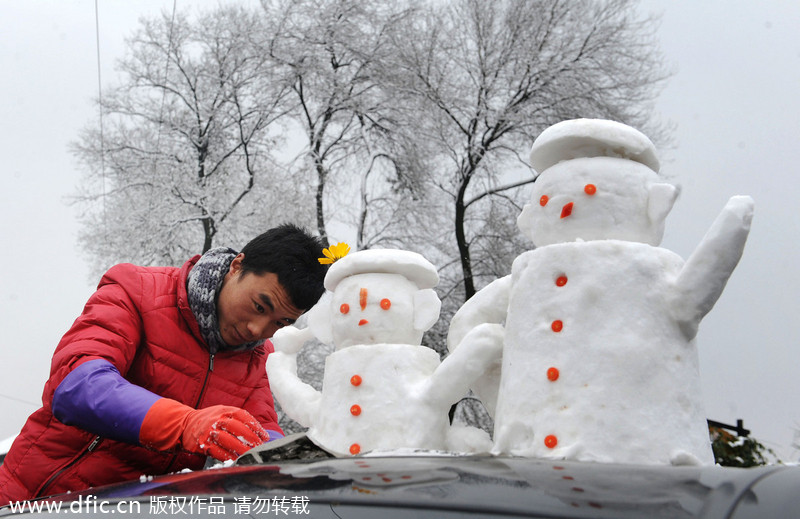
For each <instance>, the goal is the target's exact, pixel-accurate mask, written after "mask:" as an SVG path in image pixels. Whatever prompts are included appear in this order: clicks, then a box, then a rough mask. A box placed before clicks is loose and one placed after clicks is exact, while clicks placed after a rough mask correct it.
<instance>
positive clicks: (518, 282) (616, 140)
mask: <svg viewBox="0 0 800 519" xmlns="http://www.w3.org/2000/svg"><path fill="white" fill-rule="evenodd" d="M531 163H532V164H534V165H536V166H537V167H541V168H542V169H543V170H542V171H541V172H540V176H539V178H538V179H537V182H536V184H535V185H534V189H533V196H532V201H531V203H530V204H528V205H526V206H525V208H524V210H523V211H522V213H521V214H520V216H519V219H518V224H519V227H520V229H521V230H522V231H523V232H524V233H525V234H526V235H527V236H528V237H530V238H531V240H532V241H533V242H534V243H535V244H536V245H537V248H536V249H535V250H532V251H528V252H525V253H523V254H521V255H520V256H519V257H518V258H516V260H515V261H514V264H513V267H512V274H511V276H510V278H505V279H504V280H500V281H498V282H495V283H493V284H491V285H489V286H488V287H486V288H485V289H484V290H483V291H482V292H485V293H483V294H481V293H479V294H478V295H477V296H475V297H474V298H472V299H471V300H470V301H468V302H467V303H466V304H465V305H464V307H463V308H462V309H461V310H459V312H458V313H457V314H456V316H455V317H454V319H453V321H452V323H451V330H450V337H449V338H448V342H449V346H450V348H451V351H455V352H457V351H459V350H460V349H461V348H463V347H464V346H465V345H467V344H468V343H469V340H470V336H469V330H472V329H474V328H476V327H479V326H485V325H486V324H485V323H487V322H490V323H497V324H500V323H504V331H505V337H504V339H503V359H502V368H501V371H500V373H499V376H498V375H497V374H495V375H494V376H492V377H491V378H484V379H483V380H481V381H480V383H479V384H477V385H476V386H475V387H474V390H475V392H476V393H477V394H479V395H480V396H481V397H482V398H485V399H494V398H496V405H489V406H487V407H488V408H489V409H490V411H492V412H493V413H494V418H495V430H494V442H495V443H494V448H493V451H492V452H494V453H496V454H512V455H522V456H534V457H542V458H566V459H576V460H591V461H603V462H620V463H648V464H668V463H673V464H687V463H688V464H711V463H713V461H714V458H713V455H712V452H711V446H710V442H709V437H708V429H707V424H706V419H705V413H704V411H703V408H702V404H701V402H702V398H701V394H700V378H699V370H698V359H697V350H696V347H695V343H694V338H695V334H696V332H697V327H698V325H699V323H700V320H701V319H702V318H703V316H705V314H706V313H707V312H708V311H709V310H711V307H712V306H713V304H714V303H715V302H716V300H717V298H718V297H719V296H720V294H721V292H722V290H723V288H724V286H725V283H726V281H727V279H728V277H729V276H730V274H731V272H732V271H733V269H734V267H735V266H736V263H737V262H738V260H739V258H740V256H741V254H742V250H743V247H744V243H745V240H746V238H747V234H748V232H749V227H750V220H751V218H752V211H753V202H752V200H751V199H750V198H749V197H734V198H732V199H731V201H730V202H729V203H728V204H727V205H726V207H725V208H724V209H723V211H722V213H721V214H720V216H719V217H718V218H717V221H716V222H715V223H714V225H713V226H712V228H711V230H710V231H709V233H708V234H707V235H706V237H705V238H704V239H703V241H702V243H701V244H700V246H699V247H698V248H697V250H696V251H695V252H694V254H693V255H692V256H691V257H690V258H689V260H688V261H686V262H684V261H683V259H681V258H680V257H679V256H678V255H676V254H674V253H672V252H671V251H668V250H666V249H662V248H659V247H657V245H658V244H659V243H660V241H661V237H662V234H663V228H664V219H665V217H666V215H667V214H668V213H669V211H670V209H671V208H672V204H673V202H674V201H675V198H676V195H677V190H676V189H675V188H674V187H672V186H670V185H668V184H663V183H660V182H659V181H658V178H657V175H656V170H657V168H658V161H657V160H655V150H654V148H653V146H652V144H651V143H650V142H649V140H648V139H647V138H646V137H645V136H643V135H642V134H641V133H639V132H638V131H636V130H634V129H633V128H630V127H627V126H624V125H620V124H619V123H613V122H611V121H602V120H577V121H565V122H562V123H559V124H557V125H555V126H553V127H551V128H550V129H548V130H545V132H543V133H542V135H541V136H540V137H539V138H538V139H537V141H536V142H535V143H534V145H533V148H532V151H531Z"/></svg>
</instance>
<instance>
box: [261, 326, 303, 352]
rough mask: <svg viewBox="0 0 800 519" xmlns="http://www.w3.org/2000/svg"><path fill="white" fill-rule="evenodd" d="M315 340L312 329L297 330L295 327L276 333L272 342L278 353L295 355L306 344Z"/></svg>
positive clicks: (285, 328) (282, 329)
mask: <svg viewBox="0 0 800 519" xmlns="http://www.w3.org/2000/svg"><path fill="white" fill-rule="evenodd" d="M313 338H314V334H313V333H312V332H311V327H306V328H296V327H294V326H286V327H284V328H281V329H279V330H278V331H276V332H275V335H274V336H273V337H272V339H271V340H272V345H273V346H275V351H276V352H277V351H280V352H283V353H288V354H291V355H295V354H297V352H298V351H300V349H301V348H302V347H303V345H304V344H305V343H306V342H308V341H310V340H311V339H313Z"/></svg>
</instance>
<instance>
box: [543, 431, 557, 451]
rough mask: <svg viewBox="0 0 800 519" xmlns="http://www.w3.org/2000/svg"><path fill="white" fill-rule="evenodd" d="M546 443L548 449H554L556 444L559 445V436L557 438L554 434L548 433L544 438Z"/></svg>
mask: <svg viewBox="0 0 800 519" xmlns="http://www.w3.org/2000/svg"><path fill="white" fill-rule="evenodd" d="M544 445H545V447H547V448H548V449H554V448H555V446H556V445H558V438H556V437H555V435H554V434H548V435H547V436H545V438H544Z"/></svg>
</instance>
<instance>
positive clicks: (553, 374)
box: [547, 368, 559, 382]
mask: <svg viewBox="0 0 800 519" xmlns="http://www.w3.org/2000/svg"><path fill="white" fill-rule="evenodd" d="M558 376H559V372H558V368H550V369H548V370H547V380H549V381H551V382H555V381H556V380H558Z"/></svg>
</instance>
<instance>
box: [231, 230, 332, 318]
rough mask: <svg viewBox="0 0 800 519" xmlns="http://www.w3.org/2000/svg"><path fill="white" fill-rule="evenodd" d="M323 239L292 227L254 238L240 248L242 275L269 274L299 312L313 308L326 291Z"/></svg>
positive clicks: (270, 231) (326, 267) (326, 268)
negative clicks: (275, 276)
mask: <svg viewBox="0 0 800 519" xmlns="http://www.w3.org/2000/svg"><path fill="white" fill-rule="evenodd" d="M322 248H323V246H322V240H321V239H320V238H317V237H314V236H311V235H310V234H309V233H308V232H307V231H306V230H305V229H302V228H300V227H298V226H296V225H294V224H290V223H287V224H282V225H279V226H277V227H274V228H272V229H270V230H268V231H267V232H265V233H263V234H260V235H259V236H256V237H255V238H253V239H252V240H250V242H248V244H247V245H245V246H244V248H243V249H242V253H243V254H244V258H243V259H242V272H241V275H242V276H243V275H245V274H246V273H247V272H252V273H254V274H257V275H261V274H265V273H267V272H272V273H274V274H276V275H277V276H278V282H279V283H280V284H281V285H282V286H283V288H284V289H286V292H287V293H288V294H289V298H290V299H291V300H292V304H294V306H296V307H297V308H300V309H302V310H308V309H309V308H311V307H312V306H314V305H315V304H316V303H317V301H319V298H320V297H322V294H323V292H325V287H324V286H323V281H324V280H325V274H326V273H327V272H328V266H327V265H322V264H320V262H319V258H321V257H323V255H322Z"/></svg>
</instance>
